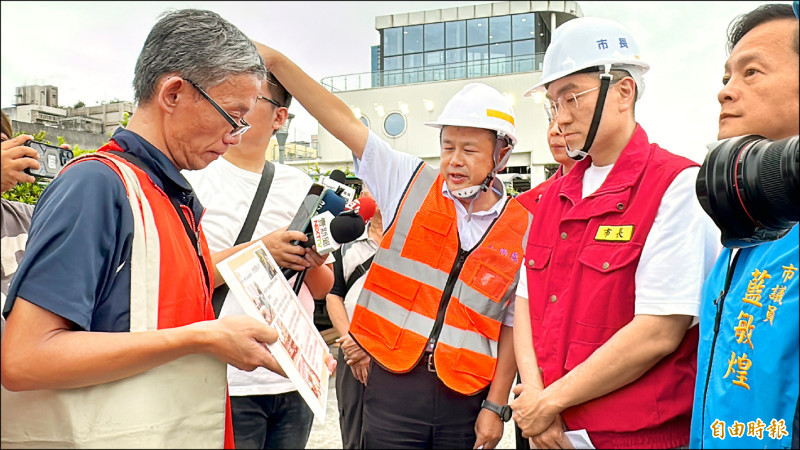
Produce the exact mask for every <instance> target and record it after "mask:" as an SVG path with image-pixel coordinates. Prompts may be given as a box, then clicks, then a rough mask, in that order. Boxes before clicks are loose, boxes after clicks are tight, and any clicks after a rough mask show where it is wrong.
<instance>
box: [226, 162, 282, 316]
mask: <svg viewBox="0 0 800 450" xmlns="http://www.w3.org/2000/svg"><path fill="white" fill-rule="evenodd" d="M274 176H275V164H272V163H271V162H269V161H265V162H264V170H263V171H262V172H261V180H260V181H259V182H258V188H256V194H255V195H254V196H253V202H252V203H251V204H250V211H248V212H247V218H246V219H244V224H243V225H242V229H241V231H239V236H238V237H236V242H234V244H233V245H234V246H237V245H239V244H241V243H242V242H247V241H249V240H251V239H253V232H255V230H256V224H258V218H259V216H261V211H262V210H263V209H264V201H265V200H266V199H267V193H268V192H269V187H270V185H272V178H273V177H274ZM227 295H228V284H227V283H223V284H221V285H219V286H218V287H217V288H216V289H214V295H213V296H212V297H211V304H212V305H213V306H214V316H215V317H219V312H220V311H222V303H223V302H225V297H227Z"/></svg>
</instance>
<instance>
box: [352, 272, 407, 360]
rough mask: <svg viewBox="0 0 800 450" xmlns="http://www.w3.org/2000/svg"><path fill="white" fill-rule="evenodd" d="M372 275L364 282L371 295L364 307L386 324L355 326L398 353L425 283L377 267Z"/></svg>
mask: <svg viewBox="0 0 800 450" xmlns="http://www.w3.org/2000/svg"><path fill="white" fill-rule="evenodd" d="M370 273H371V276H369V277H367V279H366V280H365V281H364V289H366V290H367V291H369V293H368V295H367V296H366V298H365V301H364V304H363V306H364V307H365V308H366V309H367V310H369V311H370V312H371V313H373V314H376V315H378V316H380V317H381V319H383V320H375V321H370V322H369V324H368V325H367V324H362V323H358V322H354V324H353V325H355V326H359V328H361V330H363V331H364V332H365V333H368V334H370V335H372V336H373V337H374V338H375V339H377V340H378V341H381V342H382V343H383V344H384V345H386V347H387V348H390V349H395V348H397V346H398V341H399V339H400V336H401V335H402V333H403V332H404V331H403V327H404V326H405V324H406V321H407V320H408V317H409V315H410V313H411V309H412V308H413V306H414V300H415V299H416V297H417V293H418V291H419V289H420V286H421V283H420V282H419V281H416V280H412V279H410V278H408V277H405V276H403V275H400V274H398V273H396V272H394V271H392V270H389V269H387V268H385V267H383V266H380V265H377V264H373V265H372V266H371V267H370Z"/></svg>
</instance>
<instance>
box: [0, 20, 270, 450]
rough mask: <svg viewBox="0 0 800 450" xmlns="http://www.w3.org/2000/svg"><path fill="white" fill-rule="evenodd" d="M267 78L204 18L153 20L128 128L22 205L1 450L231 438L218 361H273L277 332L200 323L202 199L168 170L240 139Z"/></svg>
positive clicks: (243, 48)
mask: <svg viewBox="0 0 800 450" xmlns="http://www.w3.org/2000/svg"><path fill="white" fill-rule="evenodd" d="M265 77H266V70H265V68H264V62H263V60H262V58H261V57H260V56H259V54H258V52H257V50H256V48H255V46H254V45H253V44H252V43H251V42H250V40H249V39H248V38H247V37H246V36H245V35H244V34H243V33H242V32H241V31H240V30H238V29H237V28H236V27H235V26H233V25H232V24H230V23H229V22H227V21H225V20H224V19H223V18H222V17H220V16H219V15H217V14H216V13H213V12H210V11H203V10H193V9H186V10H180V11H175V12H171V13H168V14H166V15H164V16H163V17H162V18H161V19H160V20H159V22H158V23H157V24H156V25H155V26H154V27H153V29H152V30H151V32H150V34H149V35H148V37H147V40H146V41H145V43H144V47H143V49H142V52H141V54H140V56H139V60H138V61H137V64H136V69H135V77H134V90H135V98H136V100H137V103H138V107H137V110H136V112H135V114H134V116H133V117H132V118H131V120H130V122H129V124H128V127H127V129H126V130H121V131H118V132H117V133H116V134H114V136H113V138H112V140H111V142H109V144H107V145H106V146H104V147H103V148H102V149H100V151H98V152H97V153H96V154H95V155H93V156H90V157H88V158H86V159H84V160H79V161H77V162H73V163H72V164H71V165H69V166H67V168H66V169H64V170H63V171H62V173H61V174H60V175H59V176H58V177H56V179H55V180H54V181H53V182H52V184H51V185H50V186H49V187H48V188H47V190H46V191H45V192H44V194H43V196H42V197H41V199H40V202H39V204H38V206H37V208H36V211H35V213H34V216H33V221H32V224H31V229H30V233H29V241H28V246H27V251H26V253H25V256H24V258H23V260H22V261H21V263H20V265H19V269H18V271H17V274H16V276H15V278H14V279H13V281H12V283H11V286H10V289H9V293H8V301H7V303H6V305H5V308H4V311H3V314H4V316H6V317H7V325H6V330H5V333H4V336H3V339H2V359H1V361H2V384H3V386H4V389H3V391H2V393H3V409H4V411H3V415H2V427H1V428H2V438H3V441H2V443H3V445H4V446H5V445H7V444H14V445H22V446H25V445H29V444H32V443H36V444H41V443H45V445H48V444H49V445H52V446H54V447H59V446H70V447H71V446H77V447H81V446H106V447H109V446H110V447H113V446H137V447H138V446H141V447H153V448H156V447H166V448H169V447H188V448H198V447H201V446H203V447H207V446H212V447H222V446H223V445H225V446H226V447H231V446H232V445H233V435H232V431H231V427H230V409H229V405H227V392H226V385H225V364H224V363H229V364H232V365H235V366H236V367H240V368H242V369H245V370H253V369H255V368H256V367H260V366H264V367H269V368H270V369H271V370H274V371H278V370H280V369H279V367H278V365H277V363H276V361H275V359H274V358H273V357H272V355H271V354H270V353H269V351H268V350H267V349H266V347H265V345H264V344H265V343H271V342H274V341H275V339H276V336H277V335H276V332H275V330H274V329H272V328H270V327H268V326H266V325H264V324H263V323H261V322H260V321H258V320H256V319H254V318H250V317H247V316H232V317H228V318H225V319H222V320H210V319H214V314H213V310H212V307H211V302H210V292H211V286H213V269H212V267H211V266H210V255H209V252H208V246H207V245H206V242H205V238H204V236H203V233H202V229H201V227H200V226H199V223H200V218H201V216H202V213H203V207H202V205H201V204H200V203H199V202H198V201H197V199H196V198H195V197H194V195H193V193H192V188H191V186H190V185H189V184H188V183H187V182H186V180H185V179H184V178H183V177H182V176H181V174H180V170H182V169H189V170H197V169H201V168H203V167H205V166H207V165H208V164H209V163H210V162H212V161H213V160H215V159H217V158H218V157H219V156H220V155H222V154H223V153H225V151H226V150H227V148H228V147H229V146H230V145H235V144H237V143H238V142H239V140H240V135H241V134H242V133H244V132H245V131H246V130H247V129H248V128H249V125H248V124H247V122H246V121H245V120H244V116H245V114H247V112H248V111H249V110H250V109H251V108H252V107H253V106H254V104H255V102H256V97H257V96H258V93H259V89H260V88H261V83H262V81H263V80H264V79H265ZM135 230H136V231H135ZM154 261H156V263H154ZM143 274H144V275H143ZM134 308H135V309H134ZM173 369H174V370H180V371H181V372H170V371H172V370H173ZM165 372H167V373H165ZM142 380H143V381H142ZM209 380H212V381H209ZM140 381H141V383H140V384H138V385H136V384H135V383H137V382H140ZM76 388H77V389H76ZM9 391H35V392H32V393H30V394H31V395H30V396H28V397H25V394H28V393H27V392H9ZM177 395H182V397H177ZM173 396H175V399H174V401H173V400H171V399H172V398H173ZM164 399H166V401H164ZM160 401H164V406H163V407H161V408H156V409H154V410H152V411H149V412H146V413H144V414H139V417H138V418H137V417H136V414H138V413H139V412H140V411H142V410H143V411H148V410H147V408H148V407H152V406H151V405H154V404H155V405H158V402H160ZM189 404H191V408H176V405H189ZM8 405H16V406H8ZM48 405H52V406H48ZM64 405H66V406H64ZM184 410H185V411H184ZM98 411H101V413H98ZM106 412H107V413H106ZM93 415H96V416H97V417H94V416H93ZM99 424H102V425H99Z"/></svg>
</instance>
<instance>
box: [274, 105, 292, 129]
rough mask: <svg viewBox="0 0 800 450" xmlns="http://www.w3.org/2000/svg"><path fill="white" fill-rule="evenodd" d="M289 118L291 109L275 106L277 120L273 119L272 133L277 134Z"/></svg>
mask: <svg viewBox="0 0 800 450" xmlns="http://www.w3.org/2000/svg"><path fill="white" fill-rule="evenodd" d="M288 119H289V109H288V108H284V107H280V108H275V120H273V121H272V134H275V133H276V132H277V131H278V130H280V129H281V127H282V126H283V124H284V123H286V121H287V120H288Z"/></svg>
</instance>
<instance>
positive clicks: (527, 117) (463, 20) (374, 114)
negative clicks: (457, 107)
mask: <svg viewBox="0 0 800 450" xmlns="http://www.w3.org/2000/svg"><path fill="white" fill-rule="evenodd" d="M582 16H583V12H582V11H581V8H580V6H579V5H578V4H577V3H576V2H570V1H506V2H494V3H485V4H476V5H470V6H461V7H455V8H446V9H434V10H428V11H419V12H412V13H403V14H393V15H387V16H379V17H376V19H375V28H376V29H377V31H378V33H379V34H380V44H379V45H378V46H377V48H376V47H372V48H371V49H370V51H371V52H372V60H373V64H372V65H373V67H376V66H377V69H378V70H373V71H372V72H370V73H366V74H356V75H345V76H333V77H329V78H325V79H323V80H322V84H323V86H325V87H326V88H327V89H329V90H330V91H332V92H334V93H335V94H336V95H337V96H338V97H339V98H341V99H342V100H343V101H344V102H345V103H346V104H348V105H349V106H350V108H351V109H352V110H353V113H354V114H355V115H356V117H359V118H360V120H361V121H362V122H363V123H364V124H365V125H366V126H368V127H369V128H370V129H371V130H372V131H373V132H374V133H376V134H377V135H378V136H380V137H381V138H383V139H385V140H387V141H388V142H389V143H390V144H391V145H392V146H393V147H394V148H395V149H397V150H399V151H403V152H408V153H412V154H415V155H417V156H419V157H421V158H422V159H423V160H425V161H426V162H429V163H431V164H433V165H435V166H436V165H438V164H439V143H438V142H439V133H438V130H437V129H435V128H431V127H428V126H426V125H425V122H429V121H432V120H435V119H436V118H437V117H438V116H439V114H440V113H441V111H442V108H444V106H445V104H446V103H447V101H448V100H449V99H450V98H451V97H452V96H453V95H454V94H455V93H456V92H458V91H459V90H460V89H461V88H462V87H464V86H465V85H466V84H469V83H473V82H481V83H485V84H487V85H489V86H492V87H494V88H496V89H497V90H498V91H500V92H502V93H504V94H505V95H506V96H507V98H508V99H509V100H510V101H511V102H512V104H513V106H514V110H515V113H516V131H517V138H518V144H517V146H516V147H515V149H514V153H513V154H512V156H511V159H510V160H509V162H508V164H507V169H506V170H505V171H504V172H505V173H502V174H501V175H500V177H501V178H502V179H503V181H505V182H506V183H507V184H508V185H509V186H512V187H514V188H515V189H516V190H518V191H522V190H526V189H527V188H528V187H529V186H531V185H535V184H538V183H539V182H541V181H544V180H545V179H546V177H547V176H549V173H552V171H553V170H554V168H555V167H557V165H556V164H555V161H554V160H553V158H552V155H551V154H550V151H549V149H548V147H547V140H546V130H547V119H546V116H545V113H544V107H543V100H544V97H543V96H541V95H536V96H533V97H532V98H525V97H523V96H522V94H523V93H524V92H525V91H526V90H527V89H529V88H530V87H531V86H532V85H534V84H535V83H536V82H537V81H538V80H539V78H540V77H541V65H542V60H543V58H544V52H545V50H546V49H547V46H548V45H549V44H550V35H551V33H552V32H553V30H555V28H556V27H557V26H559V25H561V24H562V23H564V22H566V21H568V20H571V19H573V18H576V17H582ZM319 152H320V159H319V160H318V162H319V166H320V168H321V169H322V170H323V171H327V170H331V169H334V168H336V167H344V166H346V165H348V164H351V162H352V155H351V153H350V151H349V150H348V149H347V148H346V147H345V146H344V145H343V144H342V143H341V142H339V141H338V140H337V139H336V138H334V137H333V136H332V135H331V134H330V133H328V132H327V131H326V130H325V129H324V128H322V127H319ZM287 162H288V163H290V164H292V163H293V162H291V161H287ZM294 164H302V165H305V164H307V162H305V161H302V162H301V161H298V162H296V163H294Z"/></svg>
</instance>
